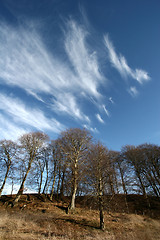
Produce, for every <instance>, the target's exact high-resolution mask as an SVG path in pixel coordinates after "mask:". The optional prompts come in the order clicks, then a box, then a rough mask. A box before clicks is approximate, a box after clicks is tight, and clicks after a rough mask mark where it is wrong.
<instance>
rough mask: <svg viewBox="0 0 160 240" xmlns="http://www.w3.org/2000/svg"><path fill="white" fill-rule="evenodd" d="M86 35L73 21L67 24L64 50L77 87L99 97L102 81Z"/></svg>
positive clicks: (93, 52)
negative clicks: (76, 81) (99, 87)
mask: <svg viewBox="0 0 160 240" xmlns="http://www.w3.org/2000/svg"><path fill="white" fill-rule="evenodd" d="M87 35H88V33H87V32H86V30H85V29H84V28H82V27H80V26H79V25H78V24H77V23H76V22H75V21H73V20H70V21H69V22H68V31H67V32H66V40H65V49H66V53H67V55H68V57H69V59H70V62H71V64H72V66H73V67H74V71H75V73H76V75H77V76H78V79H79V87H80V88H82V89H83V91H85V92H87V93H88V94H89V95H92V96H94V97H99V96H100V93H99V92H98V90H97V89H98V86H99V84H100V83H101V82H102V81H103V80H104V77H103V75H102V74H101V72H100V67H99V63H98V59H97V56H96V52H95V51H90V49H89V47H88V46H87V43H86V38H87Z"/></svg>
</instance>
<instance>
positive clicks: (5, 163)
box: [0, 140, 16, 197]
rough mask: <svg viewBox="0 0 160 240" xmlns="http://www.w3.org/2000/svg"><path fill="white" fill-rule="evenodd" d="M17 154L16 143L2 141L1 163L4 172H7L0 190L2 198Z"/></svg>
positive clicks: (0, 150) (0, 147) (0, 149)
mask: <svg viewBox="0 0 160 240" xmlns="http://www.w3.org/2000/svg"><path fill="white" fill-rule="evenodd" d="M15 154H16V144H15V143H14V142H12V141H10V140H2V141H0V163H1V168H2V169H3V171H6V172H5V176H4V179H3V183H2V186H1V188H0V197H1V194H2V191H3V189H4V186H5V183H6V180H7V177H8V174H9V170H10V168H11V164H12V160H13V157H14V156H15Z"/></svg>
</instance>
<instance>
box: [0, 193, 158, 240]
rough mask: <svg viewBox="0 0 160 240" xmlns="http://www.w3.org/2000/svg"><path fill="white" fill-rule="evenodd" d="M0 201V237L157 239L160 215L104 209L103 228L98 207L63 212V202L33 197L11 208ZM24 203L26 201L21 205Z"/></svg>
mask: <svg viewBox="0 0 160 240" xmlns="http://www.w3.org/2000/svg"><path fill="white" fill-rule="evenodd" d="M3 204H4V202H0V240H14V239H16V240H66V239H68V240H83V239H86V240H93V239H96V240H125V239H126V240H137V239H138V240H160V219H159V220H158V219H157V220H155V219H152V218H149V217H147V216H142V215H136V214H126V213H115V212H114V213H113V212H112V213H110V214H108V213H107V212H105V227H106V228H105V231H101V230H100V229H99V214H98V211H97V210H89V209H87V208H80V207H79V208H77V209H76V211H74V212H70V213H69V214H66V211H65V210H66V209H65V207H66V206H67V205H65V203H62V202H57V201H54V202H50V201H45V202H43V201H41V200H37V199H35V197H34V199H33V198H32V199H31V201H26V200H25V197H24V198H22V200H21V201H20V203H19V204H18V205H17V206H15V207H13V208H11V207H6V205H3ZM24 204H25V205H26V206H25V207H24V208H23V206H24Z"/></svg>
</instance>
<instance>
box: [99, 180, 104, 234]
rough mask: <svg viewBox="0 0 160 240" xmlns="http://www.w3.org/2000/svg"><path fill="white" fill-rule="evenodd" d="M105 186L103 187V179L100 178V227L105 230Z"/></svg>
mask: <svg viewBox="0 0 160 240" xmlns="http://www.w3.org/2000/svg"><path fill="white" fill-rule="evenodd" d="M102 198H103V188H102V179H101V178H100V179H99V193H98V202H99V217H100V229H101V230H104V228H105V226H104V215H103V199H102Z"/></svg>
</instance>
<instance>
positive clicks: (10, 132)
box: [0, 114, 30, 140]
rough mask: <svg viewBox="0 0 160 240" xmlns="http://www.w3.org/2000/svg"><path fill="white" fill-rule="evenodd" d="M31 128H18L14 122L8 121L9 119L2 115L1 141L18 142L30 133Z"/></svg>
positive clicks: (0, 116) (0, 123) (0, 126)
mask: <svg viewBox="0 0 160 240" xmlns="http://www.w3.org/2000/svg"><path fill="white" fill-rule="evenodd" d="M29 131H30V129H29V128H26V129H25V128H22V127H18V126H17V124H14V123H13V121H12V120H11V121H10V120H8V119H7V117H5V116H4V115H2V114H0V133H1V139H7V140H17V139H18V138H19V137H20V136H22V135H23V134H25V133H26V132H29Z"/></svg>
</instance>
